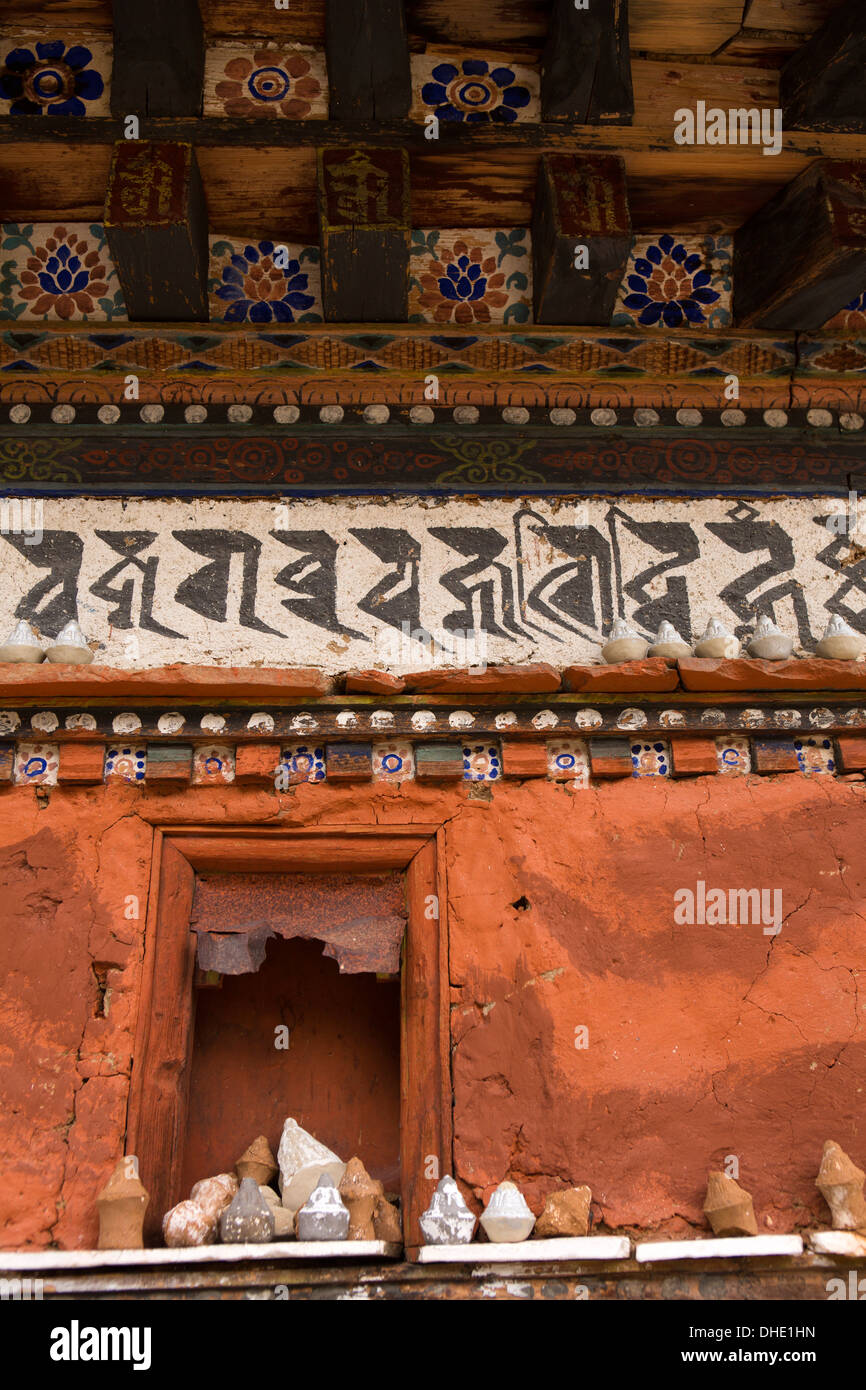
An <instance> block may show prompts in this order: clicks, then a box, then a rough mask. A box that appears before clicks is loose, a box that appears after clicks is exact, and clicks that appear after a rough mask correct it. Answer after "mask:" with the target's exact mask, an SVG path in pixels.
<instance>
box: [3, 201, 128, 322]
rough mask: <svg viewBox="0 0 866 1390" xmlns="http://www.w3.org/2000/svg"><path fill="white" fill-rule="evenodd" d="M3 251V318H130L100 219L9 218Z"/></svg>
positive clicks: (58, 320)
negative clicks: (28, 221)
mask: <svg viewBox="0 0 866 1390" xmlns="http://www.w3.org/2000/svg"><path fill="white" fill-rule="evenodd" d="M0 253H2V254H0V260H2V263H3V271H4V273H3V276H2V279H0V314H2V316H3V318H5V319H18V320H19V322H22V323H23V322H30V321H33V320H39V321H40V322H47V321H50V322H52V323H57V322H64V323H65V322H69V321H75V320H78V321H80V320H83V319H86V320H88V321H100V322H103V323H108V322H110V321H111V320H112V319H125V318H126V306H125V304H124V302H123V291H122V290H121V288H120V281H119V280H118V278H117V271H116V269H115V266H114V262H113V260H112V258H111V254H110V252H109V249H108V242H107V241H106V239H105V228H104V227H102V226H101V225H100V224H99V223H97V222H94V223H90V222H64V223H63V224H62V225H58V224H57V223H55V222H34V223H32V224H27V225H24V224H23V223H20V222H4V223H2V225H0ZM70 265H71V266H72V270H70V268H69V267H70Z"/></svg>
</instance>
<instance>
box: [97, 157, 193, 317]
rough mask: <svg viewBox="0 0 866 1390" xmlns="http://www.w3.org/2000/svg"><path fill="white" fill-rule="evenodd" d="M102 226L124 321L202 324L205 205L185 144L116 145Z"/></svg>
mask: <svg viewBox="0 0 866 1390" xmlns="http://www.w3.org/2000/svg"><path fill="white" fill-rule="evenodd" d="M105 228H106V232H107V235H108V244H109V246H110V248H111V254H112V257H113V258H114V263H115V265H116V267H117V274H118V277H119V279H120V284H121V288H122V290H123V296H124V299H125V301H126V308H127V313H128V314H129V317H130V319H132V320H139V321H140V320H157V321H159V320H163V321H168V322H171V321H177V320H180V321H192V320H195V321H203V320H206V319H207V317H208V303H207V271H208V215H207V204H206V202H205V196H204V189H203V187H202V181H201V175H200V173H199V169H198V164H197V162H196V157H195V151H194V150H193V149H192V148H191V146H189V145H179V144H169V143H167V142H162V143H159V144H156V143H152V142H150V141H147V140H122V141H120V142H119V144H117V145H116V146H115V148H114V157H113V159H112V161H111V171H110V174H109V181H108V193H107V196H106V200H105Z"/></svg>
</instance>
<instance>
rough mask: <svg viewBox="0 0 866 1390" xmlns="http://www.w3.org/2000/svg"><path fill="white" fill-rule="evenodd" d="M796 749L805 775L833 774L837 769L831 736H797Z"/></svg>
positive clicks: (795, 740) (801, 769)
mask: <svg viewBox="0 0 866 1390" xmlns="http://www.w3.org/2000/svg"><path fill="white" fill-rule="evenodd" d="M794 750H795V752H796V754H797V762H798V763H799V765H800V771H801V772H802V773H803V775H804V777H815V776H822V775H823V776H828V775H829V776H832V775H833V773H834V772H835V771H836V754H835V750H834V748H833V740H832V739H831V738H795V739H794Z"/></svg>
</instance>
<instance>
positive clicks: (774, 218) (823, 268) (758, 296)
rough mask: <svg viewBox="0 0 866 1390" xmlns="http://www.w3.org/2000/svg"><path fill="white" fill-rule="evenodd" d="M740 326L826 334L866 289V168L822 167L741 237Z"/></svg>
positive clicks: (791, 187)
mask: <svg viewBox="0 0 866 1390" xmlns="http://www.w3.org/2000/svg"><path fill="white" fill-rule="evenodd" d="M733 279H734V318H735V321H736V323H737V324H738V325H741V326H755V327H758V328H767V329H776V330H779V329H782V330H802V331H811V330H814V329H818V328H820V327H821V325H822V324H824V323H826V322H827V320H828V319H829V318H830V317H831V316H832V315H833V314H834V313H836V312H837V311H838V310H839V309H842V308H844V306H845V305H846V304H849V303H850V302H851V301H852V300H853V299H856V298H857V296H858V295H859V294H861V293H862V291H863V287H864V285H866V162H859V163H858V162H854V161H849V162H843V161H840V160H816V162H815V163H814V164H812V165H810V167H809V168H808V169H806V170H804V172H803V173H802V174H801V175H799V176H798V177H797V178H796V179H794V181H793V182H792V183H790V184H788V186H787V187H786V188H783V189H782V191H781V192H780V193H778V194H777V195H776V196H775V198H772V199H771V200H770V202H769V203H767V204H766V206H765V207H763V208H761V209H760V210H759V211H758V212H756V213H755V215H754V216H753V217H751V218H750V219H749V221H748V222H746V223H745V224H744V225H743V226H742V227H740V228H739V230H738V231H737V232H736V233H735V235H734V263H733Z"/></svg>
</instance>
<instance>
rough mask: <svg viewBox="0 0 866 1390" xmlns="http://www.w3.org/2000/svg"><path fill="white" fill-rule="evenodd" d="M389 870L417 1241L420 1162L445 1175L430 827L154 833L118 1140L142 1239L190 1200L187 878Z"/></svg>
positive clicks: (411, 1216)
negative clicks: (142, 1199)
mask: <svg viewBox="0 0 866 1390" xmlns="http://www.w3.org/2000/svg"><path fill="white" fill-rule="evenodd" d="M394 869H400V870H405V871H406V876H407V900H408V923H407V928H406V938H405V944H404V951H403V964H402V969H401V1010H400V1168H401V1188H402V1194H401V1195H402V1207H403V1223H404V1225H403V1230H404V1240H405V1245H406V1247H407V1250H408V1248H409V1247H410V1246H412V1247H414V1246H417V1245H419V1244H420V1243H421V1233H420V1228H419V1225H418V1218H419V1217H420V1215H421V1213H422V1212H423V1211H424V1209H425V1208H426V1206H427V1204H428V1201H429V1195H430V1191H431V1185H430V1181H429V1177H425V1170H426V1172H427V1173H428V1174H429V1173H430V1172H431V1171H432V1170H431V1168H430V1166H429V1160H430V1158H431V1157H432V1158H434V1159H435V1160H436V1161H437V1164H438V1173H439V1174H443V1173H450V1172H452V1171H453V1165H452V1104H453V1102H452V1088H451V1065H450V996H449V983H448V934H447V920H446V903H447V892H446V886H445V846H444V830H443V828H442V826H441V825H429V824H428V825H389V826H387V827H380V826H376V827H360V826H336V825H334V826H329V825H324V826H317V827H315V828H312V829H311V828H296V829H293V828H272V827H266V826H256V825H252V824H243V823H237V824H229V825H225V824H221V825H218V826H214V825H182V826H175V825H155V826H154V840H153V855H152V861H151V879H150V891H149V895H148V910H147V917H146V922H145V950H144V961H143V967H142V986H141V996H140V1003H139V1012H138V1022H137V1027H136V1036H135V1054H134V1060H133V1068H132V1078H131V1084H130V1095H129V1110H128V1116H127V1144H126V1152H127V1153H134V1154H137V1156H138V1159H139V1165H140V1171H141V1177H142V1181H143V1182H144V1185H145V1187H146V1188H147V1190H148V1192H149V1193H150V1203H149V1206H148V1213H147V1222H146V1232H147V1234H148V1235H149V1237H150V1238H151V1239H158V1238H159V1236H160V1230H161V1222H162V1217H163V1214H164V1213H165V1212H166V1211H167V1210H168V1209H169V1207H172V1206H174V1205H175V1203H177V1202H178V1201H180V1200H181V1198H182V1197H184V1196H186V1195H188V1194H186V1193H184V1192H182V1191H181V1190H180V1183H181V1173H182V1166H183V1145H184V1138H185V1134H186V1124H187V1103H188V1087H189V1075H190V1063H191V1055H192V1044H193V1036H194V1017H195V1009H194V1005H195V991H194V984H193V980H194V971H195V936H194V934H193V932H192V931H191V930H190V913H191V910H192V900H193V891H194V885H195V874H196V872H197V871H198V872H202V871H208V870H209V871H221V872H224V873H262V872H265V873H280V874H286V873H304V872H306V873H316V872H318V873H321V872H323V871H327V872H329V873H334V872H338V873H339V872H342V873H349V874H351V873H379V872H385V871H390V870H394ZM433 903H435V904H436V906H432V904H433ZM437 910H438V915H437ZM344 1156H345V1157H346V1158H349V1157H350V1155H349V1154H346V1155H344ZM202 1176H203V1177H204V1176H207V1175H206V1174H202Z"/></svg>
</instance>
